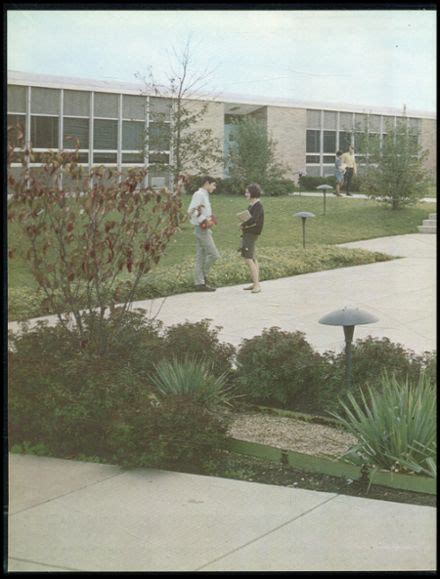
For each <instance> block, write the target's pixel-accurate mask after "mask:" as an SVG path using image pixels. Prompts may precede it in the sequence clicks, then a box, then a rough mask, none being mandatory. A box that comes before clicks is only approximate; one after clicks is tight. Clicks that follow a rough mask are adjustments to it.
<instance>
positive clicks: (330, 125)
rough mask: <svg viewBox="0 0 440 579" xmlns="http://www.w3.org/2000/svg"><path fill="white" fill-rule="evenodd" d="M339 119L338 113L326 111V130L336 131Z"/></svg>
mask: <svg viewBox="0 0 440 579" xmlns="http://www.w3.org/2000/svg"><path fill="white" fill-rule="evenodd" d="M337 117H338V115H337V113H336V111H324V129H331V130H334V131H336V123H337V120H338V118H337Z"/></svg>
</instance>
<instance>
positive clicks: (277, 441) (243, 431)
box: [229, 412, 357, 457]
mask: <svg viewBox="0 0 440 579" xmlns="http://www.w3.org/2000/svg"><path fill="white" fill-rule="evenodd" d="M231 418H232V423H231V426H230V428H229V434H230V436H232V437H234V438H238V439H240V440H247V441H249V442H259V443H260V444H267V445H269V446H274V447H276V448H282V449H284V450H294V451H297V452H303V453H304V454H312V455H314V456H327V457H328V456H331V457H338V456H340V455H341V454H343V453H344V452H346V451H347V450H348V449H349V448H350V447H351V446H353V445H354V444H356V443H357V439H356V438H355V437H354V436H353V435H352V434H349V433H348V432H344V431H343V430H340V429H338V428H332V427H331V426H325V425H323V424H315V423H313V422H306V421H303V420H296V419H294V418H287V417H284V416H271V415H266V414H261V413H259V412H255V413H254V412H250V413H243V414H242V413H240V414H236V415H233V416H232V417H231Z"/></svg>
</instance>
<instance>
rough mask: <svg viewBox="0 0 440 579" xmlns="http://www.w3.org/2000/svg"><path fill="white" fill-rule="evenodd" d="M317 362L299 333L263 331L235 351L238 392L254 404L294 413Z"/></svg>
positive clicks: (312, 378) (314, 375)
mask: <svg viewBox="0 0 440 579" xmlns="http://www.w3.org/2000/svg"><path fill="white" fill-rule="evenodd" d="M319 360H320V355H319V354H318V353H316V352H314V350H313V349H312V347H311V346H310V345H309V343H308V342H307V341H306V340H305V338H304V334H303V333H302V332H294V333H290V332H284V331H282V330H280V329H279V328H277V327H272V328H269V329H266V330H263V333H262V334H261V335H260V336H255V337H254V338H251V339H249V340H244V341H243V342H242V344H241V345H240V347H239V350H238V353H237V376H236V383H237V387H238V391H239V392H240V394H243V395H244V396H246V399H247V400H248V401H250V402H252V403H255V404H266V405H267V404H268V405H273V406H278V407H283V408H291V409H296V408H297V406H296V400H297V399H298V398H299V397H300V396H301V395H304V390H307V389H310V388H313V385H314V384H315V382H316V378H317V373H316V364H317V363H318V362H319Z"/></svg>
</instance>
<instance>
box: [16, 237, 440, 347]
mask: <svg viewBox="0 0 440 579" xmlns="http://www.w3.org/2000/svg"><path fill="white" fill-rule="evenodd" d="M436 240H437V236H436V235H426V234H422V233H414V234H409V235H396V236H392V237H382V238H377V239H370V240H365V241H357V242H352V243H345V244H343V245H342V246H341V247H359V248H363V249H367V250H371V251H380V252H384V253H388V254H390V255H394V256H400V257H402V259H395V260H392V261H387V262H378V263H373V264H369V265H358V266H354V267H345V268H338V269H333V270H329V271H318V272H315V273H308V274H304V275H297V276H294V277H286V278H281V279H274V280H270V281H264V282H262V284H261V287H262V292H261V293H259V294H251V292H247V291H243V290H242V287H243V286H241V285H240V286H229V287H222V288H219V289H217V291H216V292H215V293H200V292H197V293H186V294H179V295H175V296H170V297H167V298H160V299H156V300H144V301H139V302H135V303H134V304H133V307H134V308H143V309H145V310H146V312H147V315H149V316H151V317H157V318H158V319H160V320H162V321H163V322H164V324H165V325H172V324H177V323H181V322H185V321H186V320H188V321H190V322H197V321H200V320H202V319H204V318H208V319H211V320H212V321H213V322H212V323H213V325H216V326H221V327H222V328H223V329H222V330H221V332H220V334H219V337H220V339H221V340H222V341H225V342H230V343H231V344H233V345H235V346H237V345H238V344H239V343H240V342H241V341H242V340H243V339H245V338H252V337H253V336H255V335H258V334H261V332H262V331H263V329H265V328H269V327H271V326H279V327H280V328H281V329H283V330H285V331H289V332H294V331H301V332H304V333H305V334H306V339H307V340H308V341H309V343H310V344H311V345H312V346H313V347H314V348H315V349H316V350H318V351H320V352H322V351H325V350H333V351H340V350H342V349H343V348H344V333H343V331H342V328H338V327H334V326H325V325H322V324H319V322H318V320H319V319H320V318H321V317H323V316H324V315H325V314H328V313H329V312H331V311H333V310H338V309H341V308H343V307H344V306H347V307H357V308H360V309H362V310H366V311H367V312H370V313H372V314H374V315H375V316H376V317H377V318H378V319H379V321H378V322H376V323H374V324H369V325H365V326H356V329H355V333H354V339H355V340H356V339H357V338H364V337H366V336H368V335H371V336H373V337H377V338H382V337H388V338H389V339H390V340H391V341H393V342H399V343H401V344H402V345H404V346H405V347H407V348H410V349H412V350H414V351H415V352H418V353H422V352H424V351H425V350H434V349H436V316H435V313H436ZM243 267H245V265H244V264H243ZM38 319H46V320H48V321H49V322H51V323H55V322H56V317H55V316H46V317H43V318H38ZM18 327H19V324H17V323H16V322H11V323H10V324H9V329H12V330H17V329H18Z"/></svg>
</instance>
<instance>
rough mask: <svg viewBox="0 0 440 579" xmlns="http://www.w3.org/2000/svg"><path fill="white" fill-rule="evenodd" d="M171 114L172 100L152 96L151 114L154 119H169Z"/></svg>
mask: <svg viewBox="0 0 440 579" xmlns="http://www.w3.org/2000/svg"><path fill="white" fill-rule="evenodd" d="M170 114H171V100H170V99H165V98H157V97H150V115H151V118H152V119H155V120H161V121H169V120H170Z"/></svg>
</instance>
